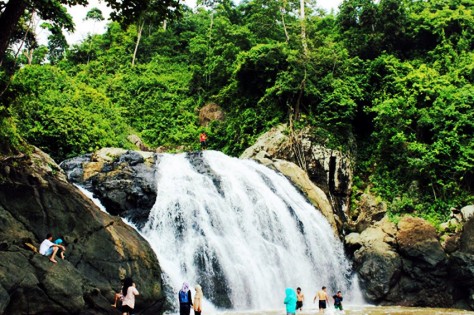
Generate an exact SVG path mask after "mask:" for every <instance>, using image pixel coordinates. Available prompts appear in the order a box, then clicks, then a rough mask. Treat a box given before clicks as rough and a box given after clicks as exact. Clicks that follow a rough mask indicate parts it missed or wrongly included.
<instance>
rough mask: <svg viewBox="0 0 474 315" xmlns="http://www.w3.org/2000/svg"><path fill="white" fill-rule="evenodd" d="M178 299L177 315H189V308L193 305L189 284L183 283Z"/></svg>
mask: <svg viewBox="0 0 474 315" xmlns="http://www.w3.org/2000/svg"><path fill="white" fill-rule="evenodd" d="M178 299H179V315H189V314H190V313H191V306H192V305H193V302H192V301H193V299H192V296H191V290H189V284H188V283H187V282H183V287H182V288H181V290H179V293H178Z"/></svg>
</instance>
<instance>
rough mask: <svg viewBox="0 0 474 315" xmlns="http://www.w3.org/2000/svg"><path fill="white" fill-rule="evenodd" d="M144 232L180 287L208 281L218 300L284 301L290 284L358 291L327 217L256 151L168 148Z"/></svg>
mask: <svg viewBox="0 0 474 315" xmlns="http://www.w3.org/2000/svg"><path fill="white" fill-rule="evenodd" d="M141 233H142V234H143V235H144V236H145V237H146V238H147V239H148V241H149V242H150V244H151V246H152V247H153V248H154V250H155V252H156V254H157V256H158V259H159V261H160V265H161V268H162V269H163V271H164V273H165V274H166V281H167V282H169V283H168V284H169V285H170V286H171V287H173V288H174V289H175V290H176V289H179V288H180V286H181V284H182V282H183V281H187V282H189V283H190V284H191V286H193V285H195V284H200V285H201V286H202V288H203V292H204V295H205V297H206V299H207V300H208V301H210V302H212V304H214V305H215V306H217V307H221V308H234V309H275V308H282V307H283V304H282V303H283V298H284V290H285V288H286V287H293V288H296V287H298V286H299V287H301V288H302V290H303V293H305V295H306V301H307V303H310V301H311V300H312V298H313V296H314V294H315V293H316V291H317V290H319V289H321V287H322V286H323V285H324V286H327V287H328V293H329V294H331V295H332V294H334V293H335V291H336V290H342V291H343V293H344V294H345V296H346V297H347V296H348V293H350V290H351V268H350V263H349V262H348V260H347V259H346V258H345V256H344V252H343V247H342V244H341V242H340V241H339V240H338V239H337V238H336V237H335V236H334V234H333V231H332V229H331V227H330V225H329V223H328V222H327V220H326V219H325V218H324V217H323V215H322V214H321V213H320V211H318V210H316V209H315V208H314V207H313V206H312V205H311V204H309V203H308V202H307V201H306V199H305V198H304V197H303V196H302V195H301V194H300V192H299V191H298V190H297V189H295V187H294V186H293V185H292V184H291V183H290V182H289V181H288V180H287V179H286V178H285V177H284V176H282V175H281V174H278V173H276V172H274V171H272V170H270V169H269V168H267V167H265V166H263V165H260V164H258V163H256V162H254V161H251V160H240V159H237V158H231V157H228V156H226V155H224V154H222V153H220V152H215V151H204V152H203V153H194V154H177V155H171V154H164V155H161V156H160V158H159V159H158V162H157V200H156V203H155V205H154V206H153V208H152V210H151V212H150V216H149V219H148V222H147V223H146V224H145V226H144V227H143V229H142V231H141ZM176 292H177V291H176ZM176 292H174V293H176Z"/></svg>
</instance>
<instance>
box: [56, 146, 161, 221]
mask: <svg viewBox="0 0 474 315" xmlns="http://www.w3.org/2000/svg"><path fill="white" fill-rule="evenodd" d="M155 163H156V154H155V153H152V152H144V151H127V150H124V149H118V148H104V149H101V150H99V151H97V152H96V153H94V154H88V155H84V156H80V157H77V158H73V159H70V160H66V161H64V162H62V163H61V164H60V166H61V167H62V168H63V169H64V170H65V171H66V173H67V174H68V177H69V179H70V180H71V181H72V182H74V183H76V184H78V185H80V186H83V187H85V188H86V189H87V190H89V191H91V192H92V193H93V194H94V195H95V196H96V197H97V198H98V199H100V201H101V202H102V204H103V205H104V206H105V208H106V209H107V211H108V212H109V213H110V214H113V215H120V216H122V217H125V218H127V219H129V220H130V221H132V222H133V223H134V224H136V225H137V226H138V227H142V226H143V225H144V224H145V222H146V221H147V219H148V215H149V213H150V210H151V208H152V207H153V205H154V204H155V201H156V180H155V170H156V169H155Z"/></svg>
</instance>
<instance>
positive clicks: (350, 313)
mask: <svg viewBox="0 0 474 315" xmlns="http://www.w3.org/2000/svg"><path fill="white" fill-rule="evenodd" d="M344 307H345V308H346V310H344V311H342V312H340V311H335V310H333V309H327V310H326V312H325V313H324V315H473V314H474V312H472V311H464V310H456V309H443V308H421V307H398V306H355V305H344ZM205 314H206V315H211V314H212V315H257V314H258V315H285V314H286V312H285V309H284V307H282V309H281V310H273V311H242V312H236V311H228V312H206V313H205ZM318 314H319V313H318V310H317V309H316V308H315V307H314V306H313V305H311V306H309V308H307V309H305V310H303V311H301V312H298V313H297V315H318Z"/></svg>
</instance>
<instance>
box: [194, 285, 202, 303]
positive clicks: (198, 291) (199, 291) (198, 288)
mask: <svg viewBox="0 0 474 315" xmlns="http://www.w3.org/2000/svg"><path fill="white" fill-rule="evenodd" d="M195 288H196V294H195V295H194V298H196V299H202V297H203V294H202V288H201V286H200V285H199V284H196V287H195Z"/></svg>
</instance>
